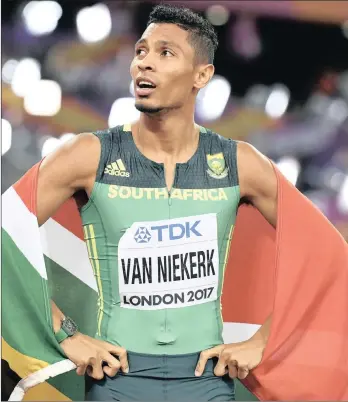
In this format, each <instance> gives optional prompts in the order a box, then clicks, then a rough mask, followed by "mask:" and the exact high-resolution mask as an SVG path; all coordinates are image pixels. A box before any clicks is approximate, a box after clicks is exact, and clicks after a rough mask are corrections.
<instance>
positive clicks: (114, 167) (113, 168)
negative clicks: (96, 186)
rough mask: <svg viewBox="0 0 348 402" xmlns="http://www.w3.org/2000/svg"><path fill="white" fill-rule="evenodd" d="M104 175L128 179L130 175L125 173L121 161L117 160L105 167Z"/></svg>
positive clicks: (124, 167) (125, 170)
mask: <svg viewBox="0 0 348 402" xmlns="http://www.w3.org/2000/svg"><path fill="white" fill-rule="evenodd" d="M104 173H106V174H109V175H111V176H120V177H129V176H130V173H129V172H127V169H126V166H125V165H124V163H123V162H122V159H117V161H116V162H112V163H111V164H110V165H107V166H106V168H105V170H104Z"/></svg>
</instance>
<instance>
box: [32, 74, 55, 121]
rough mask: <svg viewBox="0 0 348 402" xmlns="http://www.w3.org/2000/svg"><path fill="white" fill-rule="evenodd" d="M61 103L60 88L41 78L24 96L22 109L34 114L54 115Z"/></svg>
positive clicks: (53, 82) (52, 82)
mask: <svg viewBox="0 0 348 402" xmlns="http://www.w3.org/2000/svg"><path fill="white" fill-rule="evenodd" d="M61 103H62V89H61V87H60V85H59V84H58V83H57V82H55V81H51V80H41V81H38V82H36V83H35V85H33V87H32V88H31V90H30V92H28V93H27V94H26V95H25V97H24V109H25V110H26V112H27V113H29V114H31V115H34V116H54V115H56V114H57V113H58V112H59V110H60V108H61Z"/></svg>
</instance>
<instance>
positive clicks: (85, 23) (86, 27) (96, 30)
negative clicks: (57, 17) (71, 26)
mask: <svg viewBox="0 0 348 402" xmlns="http://www.w3.org/2000/svg"><path fill="white" fill-rule="evenodd" d="M76 26H77V32H78V34H79V36H80V38H81V40H82V41H84V42H99V41H101V40H103V39H105V38H106V37H107V36H109V34H110V32H111V28H112V20H111V14H110V10H109V8H108V7H107V6H106V5H105V4H102V3H99V4H95V5H94V6H91V7H85V8H83V9H81V10H80V11H79V12H78V13H77V16H76Z"/></svg>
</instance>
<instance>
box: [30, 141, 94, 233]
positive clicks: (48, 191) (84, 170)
mask: <svg viewBox="0 0 348 402" xmlns="http://www.w3.org/2000/svg"><path fill="white" fill-rule="evenodd" d="M99 158H100V141H99V139H98V138H97V137H96V136H94V135H93V134H80V135H78V136H77V137H76V138H74V139H73V140H71V141H69V142H67V143H65V144H63V145H62V146H61V147H60V148H59V149H57V150H56V151H55V152H53V153H52V154H50V155H48V156H47V157H46V158H45V159H44V161H43V162H42V164H41V166H40V170H39V178H38V189H37V217H38V221H39V225H42V224H43V223H45V222H46V220H47V219H48V218H49V217H50V216H52V215H53V214H54V213H55V212H56V210H57V209H58V208H59V207H60V206H61V205H62V204H63V203H64V202H65V201H66V200H68V199H69V198H70V197H71V196H72V195H73V194H74V193H75V192H76V191H78V190H85V191H86V192H87V194H89V192H90V191H91V189H92V187H93V183H94V180H95V176H96V172H97V168H98V164H99Z"/></svg>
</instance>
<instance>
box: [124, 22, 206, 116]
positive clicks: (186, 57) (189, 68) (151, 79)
mask: <svg viewBox="0 0 348 402" xmlns="http://www.w3.org/2000/svg"><path fill="white" fill-rule="evenodd" d="M187 37H188V33H187V31H185V30H183V29H181V28H179V27H178V26H177V25H174V24H151V25H149V26H148V28H147V29H146V31H145V32H144V34H143V35H142V37H141V38H140V40H139V41H138V42H137V43H136V45H135V54H134V59H133V61H132V64H131V67H130V72H131V76H132V78H133V82H134V92H135V99H136V102H135V105H136V107H137V109H138V110H140V111H141V112H145V113H156V112H159V111H161V110H171V109H178V108H180V107H182V106H183V105H185V103H186V102H187V101H189V100H192V97H195V95H196V94H197V90H199V89H200V88H203V87H204V86H205V85H206V84H207V83H208V81H209V79H210V78H211V76H212V75H213V71H214V67H213V66H212V65H205V66H204V65H199V64H197V63H195V51H194V49H193V47H192V46H191V45H190V44H189V42H188V41H187ZM149 84H152V87H151V88H150V87H149Z"/></svg>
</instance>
